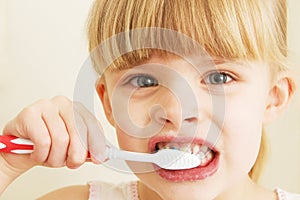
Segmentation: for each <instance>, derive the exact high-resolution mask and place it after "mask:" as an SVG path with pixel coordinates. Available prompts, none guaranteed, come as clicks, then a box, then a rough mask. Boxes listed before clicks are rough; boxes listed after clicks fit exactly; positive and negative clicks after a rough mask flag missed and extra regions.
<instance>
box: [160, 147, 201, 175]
mask: <svg viewBox="0 0 300 200" xmlns="http://www.w3.org/2000/svg"><path fill="white" fill-rule="evenodd" d="M157 154H159V159H158V160H159V163H157V164H158V165H159V166H160V167H161V168H164V169H168V170H180V169H191V168H195V167H197V166H199V165H200V164H201V161H200V160H199V158H198V157H197V156H195V155H193V154H190V153H186V152H184V151H179V150H175V149H163V150H160V151H158V152H157Z"/></svg>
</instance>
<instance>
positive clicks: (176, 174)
mask: <svg viewBox="0 0 300 200" xmlns="http://www.w3.org/2000/svg"><path fill="white" fill-rule="evenodd" d="M159 142H165V143H170V142H172V143H178V144H183V143H184V144H186V143H191V144H199V145H205V146H207V147H209V148H210V149H211V150H212V151H213V152H214V158H213V160H212V161H211V162H209V163H208V165H206V166H202V167H201V166H198V167H195V168H192V169H185V170H166V169H162V168H160V167H158V166H157V165H155V164H153V165H154V169H155V171H156V173H157V174H158V175H159V176H160V177H162V178H164V179H166V180H168V181H171V182H184V181H198V180H204V179H206V178H208V177H210V176H212V175H214V174H215V173H216V172H217V171H218V169H219V161H220V151H218V149H217V148H216V147H215V146H214V145H212V144H211V143H209V142H207V141H205V140H203V139H200V138H190V137H174V136H155V137H153V138H151V139H150V140H149V143H148V149H149V152H155V150H156V149H155V147H156V144H157V143H159Z"/></svg>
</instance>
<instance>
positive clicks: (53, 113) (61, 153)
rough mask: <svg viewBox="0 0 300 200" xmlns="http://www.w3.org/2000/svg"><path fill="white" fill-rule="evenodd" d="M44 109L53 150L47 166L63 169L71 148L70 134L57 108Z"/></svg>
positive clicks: (43, 115) (44, 118) (50, 106)
mask: <svg viewBox="0 0 300 200" xmlns="http://www.w3.org/2000/svg"><path fill="white" fill-rule="evenodd" d="M48 106H49V107H48V108H47V109H43V114H42V118H43V120H44V123H45V124H46V126H47V129H48V132H49V134H50V137H51V148H50V152H49V156H48V158H47V160H46V165H47V166H51V167H63V166H65V161H66V157H67V149H68V146H69V133H68V131H67V129H66V126H65V123H64V121H63V120H62V118H61V116H60V113H59V110H58V108H57V107H56V106H53V105H48Z"/></svg>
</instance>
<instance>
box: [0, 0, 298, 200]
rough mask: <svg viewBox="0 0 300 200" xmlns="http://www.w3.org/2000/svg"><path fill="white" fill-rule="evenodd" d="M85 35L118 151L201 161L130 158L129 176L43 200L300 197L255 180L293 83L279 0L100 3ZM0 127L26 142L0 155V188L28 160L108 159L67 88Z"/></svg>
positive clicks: (91, 121)
mask: <svg viewBox="0 0 300 200" xmlns="http://www.w3.org/2000/svg"><path fill="white" fill-rule="evenodd" d="M88 36H89V44H90V46H89V48H90V51H91V58H92V61H93V64H94V67H95V70H96V71H97V72H99V74H100V75H101V76H100V78H99V81H98V82H97V84H96V89H97V93H98V95H99V97H100V99H101V102H102V105H103V108H104V111H105V114H106V117H107V119H108V120H109V122H110V123H111V124H112V125H113V126H114V127H115V129H116V134H117V137H118V142H119V146H120V148H121V149H124V150H128V151H133V152H145V153H153V152H155V151H159V150H161V149H165V148H176V149H183V150H184V151H187V152H190V153H193V154H195V155H196V156H198V157H199V159H200V160H201V164H200V165H199V166H198V167H196V168H193V169H189V170H173V171H171V170H164V169H159V168H157V166H152V165H151V164H138V163H128V165H129V166H130V168H131V170H132V171H133V172H134V173H135V174H136V176H137V177H138V178H139V181H138V182H133V183H128V184H122V185H117V186H111V185H109V184H106V183H100V182H90V183H89V184H88V185H86V186H72V187H68V188H63V189H61V190H57V191H54V192H52V193H49V194H47V195H45V196H44V197H41V199H60V198H63V199H140V200H147V199H152V200H153V199H157V200H158V199H164V200H169V199H207V200H209V199H228V200H229V199H230V200H232V199H264V200H265V199H270V200H275V199H280V200H283V199H300V196H299V195H292V194H288V193H287V192H284V191H282V190H280V189H276V190H273V191H270V190H267V189H264V188H263V187H261V186H259V185H258V184H256V180H257V178H258V177H259V173H260V170H261V166H262V158H263V156H264V145H265V140H264V134H263V127H264V125H266V124H268V123H270V122H272V121H274V119H275V118H277V117H278V116H279V115H280V114H281V113H282V112H283V111H284V110H285V108H286V107H287V106H288V104H289V101H290V98H291V96H292V94H293V93H294V89H295V87H294V83H293V80H292V79H291V78H290V76H289V75H288V73H287V68H286V64H285V63H286V57H287V47H286V2H285V1H284V0H270V1H259V0H255V1H246V0H235V1H234V0H218V1H217V0H210V1H208V0H207V1H205V0H191V1H186V2H183V1H179V0H172V1H171V0H165V1H160V0H146V1H136V0H127V1H110V0H107V1H105V0H99V1H95V3H94V6H93V9H92V11H91V15H90V19H89V27H88ZM124 108H126V109H124ZM3 134H6V135H11V134H13V135H16V136H18V137H22V138H28V139H30V140H32V141H33V143H34V144H35V149H34V152H33V153H32V154H31V155H22V156H20V155H18V156H16V155H11V154H1V157H0V158H1V163H2V167H1V171H0V177H1V178H0V180H1V191H3V190H4V189H5V188H6V187H7V186H8V185H9V184H10V183H11V182H12V181H13V180H14V179H15V178H17V177H18V176H20V175H21V174H22V173H24V172H25V171H27V170H28V169H29V168H31V167H33V166H35V165H45V166H49V167H60V166H65V165H66V166H68V167H69V168H76V167H79V166H80V165H82V164H83V163H84V162H85V161H86V157H87V154H88V152H89V153H90V155H91V160H92V162H94V163H96V164H100V163H102V162H105V161H106V159H107V158H106V157H105V156H104V154H105V153H104V152H105V146H106V143H105V138H104V136H103V135H102V134H101V130H100V128H99V126H98V122H97V121H96V119H95V118H94V117H93V115H92V114H91V113H89V112H88V111H87V110H86V109H85V108H84V106H82V105H81V104H79V103H72V102H71V101H70V100H68V99H66V98H65V97H55V98H53V99H50V100H40V101H38V102H36V103H34V104H32V105H31V106H29V107H27V108H25V109H24V110H23V111H21V112H20V114H19V115H18V116H17V117H16V118H15V119H13V120H12V121H10V122H8V124H7V125H6V127H5V128H4V131H3Z"/></svg>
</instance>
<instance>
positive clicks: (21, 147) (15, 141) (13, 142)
mask: <svg viewBox="0 0 300 200" xmlns="http://www.w3.org/2000/svg"><path fill="white" fill-rule="evenodd" d="M33 149H34V144H33V143H32V141H30V140H27V139H22V138H18V137H16V136H12V135H0V152H4V153H14V154H30V153H32V152H33Z"/></svg>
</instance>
